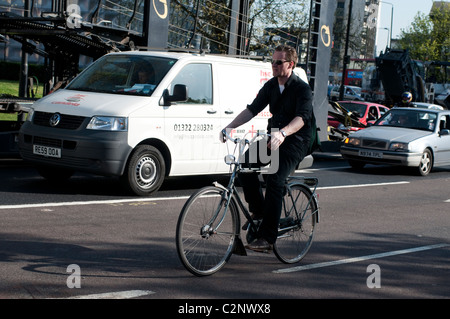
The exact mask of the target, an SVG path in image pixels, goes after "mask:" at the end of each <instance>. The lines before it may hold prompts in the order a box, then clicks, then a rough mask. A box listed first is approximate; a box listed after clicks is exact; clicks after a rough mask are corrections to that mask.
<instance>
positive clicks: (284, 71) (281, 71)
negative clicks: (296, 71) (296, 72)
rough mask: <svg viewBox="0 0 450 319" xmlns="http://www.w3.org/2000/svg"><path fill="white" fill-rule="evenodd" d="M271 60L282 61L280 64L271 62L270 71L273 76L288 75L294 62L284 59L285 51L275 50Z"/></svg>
mask: <svg viewBox="0 0 450 319" xmlns="http://www.w3.org/2000/svg"><path fill="white" fill-rule="evenodd" d="M272 61H283V62H282V63H281V64H277V63H272V73H273V76H274V77H289V76H290V75H291V72H292V65H293V64H294V62H292V61H287V60H286V52H283V51H275V52H274V53H273V56H272Z"/></svg>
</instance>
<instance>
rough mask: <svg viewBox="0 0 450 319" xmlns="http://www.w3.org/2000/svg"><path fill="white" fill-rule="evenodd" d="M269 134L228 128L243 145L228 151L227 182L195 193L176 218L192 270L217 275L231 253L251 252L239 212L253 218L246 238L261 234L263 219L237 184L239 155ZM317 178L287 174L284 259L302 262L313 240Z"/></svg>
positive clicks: (279, 253)
mask: <svg viewBox="0 0 450 319" xmlns="http://www.w3.org/2000/svg"><path fill="white" fill-rule="evenodd" d="M264 135H265V136H269V135H268V134H257V135H256V136H255V137H253V138H252V139H251V140H250V141H249V140H247V139H245V138H242V139H240V138H236V139H234V138H232V137H231V136H230V135H228V134H227V133H226V132H224V136H226V138H227V140H230V141H232V142H234V143H235V144H236V147H235V152H236V148H237V147H238V146H239V156H238V158H236V157H235V156H234V155H233V154H229V155H227V156H225V162H226V164H228V165H230V171H231V175H230V180H229V182H228V186H227V187H225V186H223V185H221V184H220V183H218V182H214V183H213V185H211V186H206V187H203V188H201V189H199V190H198V191H197V192H195V193H194V194H192V195H191V197H190V198H189V199H188V200H187V201H186V203H185V204H184V206H183V208H182V210H181V213H180V216H179V218H178V222H177V228H176V246H177V252H178V256H179V258H180V260H181V262H182V264H183V265H184V267H185V268H186V269H187V270H188V271H189V272H191V273H192V274H194V275H196V276H208V275H212V274H214V273H216V272H217V271H219V270H220V269H221V268H222V267H223V266H224V265H225V264H226V263H227V262H228V260H229V259H230V257H231V255H232V254H237V255H247V253H246V250H245V247H244V244H243V242H242V239H241V234H240V231H241V226H240V224H241V220H240V213H239V212H242V213H243V215H244V217H245V218H246V219H247V221H248V227H247V229H246V231H247V234H246V240H247V242H248V243H250V242H251V241H252V240H254V239H256V238H255V234H256V232H257V230H258V226H259V224H260V221H258V220H253V219H252V217H251V215H250V213H249V212H248V210H247V208H246V207H245V205H244V203H243V201H242V199H241V197H240V195H239V192H238V191H237V189H236V185H235V179H236V177H237V174H238V173H239V172H240V171H241V170H243V168H242V165H241V163H240V160H239V159H240V158H241V156H242V155H243V154H244V151H245V149H246V147H247V146H248V145H250V144H251V143H253V142H254V141H255V140H256V139H257V138H258V137H261V136H264ZM244 137H245V136H244ZM231 166H232V168H231ZM317 184H318V179H317V178H315V177H311V178H307V177H296V176H289V177H288V178H287V179H286V184H285V187H286V189H285V195H284V197H283V206H282V215H281V218H280V226H279V230H278V237H277V241H276V242H275V244H274V246H273V251H274V254H275V256H276V257H277V258H278V259H279V260H280V261H281V262H283V263H286V264H291V263H296V262H299V261H300V260H302V259H303V257H305V255H306V254H307V253H308V251H309V249H310V247H311V245H312V240H313V237H314V229H315V226H316V224H317V223H318V222H319V206H318V198H317V195H316V192H315V191H316V188H317ZM311 188H312V189H311Z"/></svg>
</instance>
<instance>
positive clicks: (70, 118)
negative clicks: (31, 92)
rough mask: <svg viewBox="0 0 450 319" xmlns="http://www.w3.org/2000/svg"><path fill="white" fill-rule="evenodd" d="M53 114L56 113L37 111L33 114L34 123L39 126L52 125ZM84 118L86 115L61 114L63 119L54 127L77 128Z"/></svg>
mask: <svg viewBox="0 0 450 319" xmlns="http://www.w3.org/2000/svg"><path fill="white" fill-rule="evenodd" d="M53 114H55V113H48V112H39V111H38V112H35V113H34V115H33V123H34V124H35V125H39V126H47V127H52V126H50V118H51V117H52V116H53ZM84 119H85V117H83V116H76V115H67V114H61V121H60V122H59V124H58V125H57V126H54V127H55V128H61V129H67V130H76V129H78V128H79V127H80V125H81V124H82V123H83V121H84Z"/></svg>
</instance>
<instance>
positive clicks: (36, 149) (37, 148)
mask: <svg viewBox="0 0 450 319" xmlns="http://www.w3.org/2000/svg"><path fill="white" fill-rule="evenodd" d="M33 154H37V155H42V156H47V157H56V158H61V149H60V148H56V147H48V146H42V145H33Z"/></svg>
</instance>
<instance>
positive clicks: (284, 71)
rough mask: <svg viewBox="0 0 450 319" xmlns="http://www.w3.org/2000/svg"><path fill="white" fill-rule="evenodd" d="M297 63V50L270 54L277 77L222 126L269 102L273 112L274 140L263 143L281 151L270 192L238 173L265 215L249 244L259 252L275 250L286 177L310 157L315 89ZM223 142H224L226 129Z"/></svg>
mask: <svg viewBox="0 0 450 319" xmlns="http://www.w3.org/2000/svg"><path fill="white" fill-rule="evenodd" d="M297 62H298V56H297V52H296V51H295V49H294V48H292V47H290V46H287V45H280V46H278V47H277V48H276V49H275V52H274V53H273V56H272V72H273V78H272V79H270V80H269V81H268V82H266V83H265V84H264V86H263V87H262V88H261V89H260V91H259V92H258V95H257V96H256V98H255V99H254V100H253V102H252V103H251V104H250V105H247V108H246V109H244V110H243V111H242V112H241V113H240V114H239V115H238V116H236V118H235V119H234V120H233V121H232V122H231V123H230V124H228V125H227V126H226V127H225V128H224V129H225V130H227V131H228V130H231V129H234V128H237V127H239V126H241V125H243V124H245V123H247V122H248V121H250V120H251V119H252V118H253V117H255V116H256V115H257V114H258V113H259V112H261V111H262V110H263V109H264V108H265V107H266V106H267V105H269V110H270V112H271V113H272V118H270V119H269V122H268V133H269V134H270V140H269V141H268V143H267V144H266V145H265V146H264V147H267V148H268V149H269V150H268V152H270V151H276V150H278V154H279V157H278V158H277V161H278V169H277V170H276V171H275V172H271V173H270V174H268V175H267V180H266V195H265V196H263V192H262V189H261V184H260V182H259V179H258V173H257V172H243V173H240V174H239V180H240V182H241V184H242V187H243V190H244V196H245V200H246V201H247V203H248V205H249V211H250V212H251V213H252V214H253V216H252V217H253V218H254V219H262V222H261V225H260V227H259V231H258V234H257V240H255V241H253V242H251V243H249V244H248V245H247V246H246V248H247V249H251V250H254V251H258V252H268V251H270V250H272V248H273V244H274V243H275V241H276V238H277V234H278V224H279V220H280V215H281V209H282V207H281V206H282V198H283V195H284V183H285V180H286V178H287V177H288V176H289V174H290V173H291V172H292V171H293V170H295V168H296V167H297V165H298V164H299V163H300V162H301V161H302V160H303V158H304V157H305V156H306V155H307V151H308V146H309V141H310V139H311V119H312V110H313V106H312V91H311V88H310V87H309V85H308V83H305V82H304V81H302V80H301V79H300V78H299V77H298V76H297V75H296V74H295V73H294V72H293V70H294V68H295V67H296V65H297ZM221 141H222V142H225V139H224V137H223V134H222V133H221ZM258 154H259V153H258ZM247 158H248V157H247Z"/></svg>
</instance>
